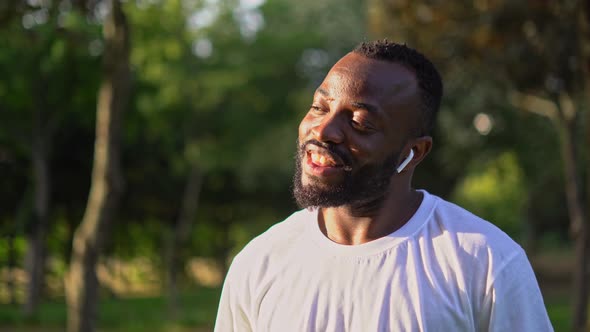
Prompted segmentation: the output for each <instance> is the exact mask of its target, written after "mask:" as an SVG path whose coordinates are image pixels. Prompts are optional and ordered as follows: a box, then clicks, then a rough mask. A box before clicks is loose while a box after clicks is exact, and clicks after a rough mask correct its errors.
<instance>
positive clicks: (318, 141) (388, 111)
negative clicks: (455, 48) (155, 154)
mask: <svg viewBox="0 0 590 332" xmlns="http://www.w3.org/2000/svg"><path fill="white" fill-rule="evenodd" d="M441 96H442V82H441V79H440V76H439V74H438V72H437V71H436V69H435V68H434V66H433V65H432V63H431V62H430V61H429V60H428V59H426V58H425V57H424V56H423V55H421V54H420V53H418V52H417V51H415V50H412V49H410V48H408V47H406V46H404V45H398V44H394V43H390V42H387V41H377V42H370V43H363V44H361V45H359V46H358V47H357V48H356V49H355V50H354V51H353V52H351V53H349V54H347V55H346V56H344V57H343V58H342V59H340V61H338V62H337V63H336V64H335V65H334V67H332V69H331V70H330V72H329V73H328V75H327V76H326V78H325V79H324V81H323V82H322V84H321V85H320V86H319V88H318V89H317V90H316V92H315V95H314V99H313V103H312V105H311V107H310V110H309V112H308V113H307V115H306V116H305V118H304V119H303V121H302V122H301V125H300V126H299V142H298V154H297V157H296V172H295V173H296V174H295V177H294V184H293V185H294V195H295V198H296V200H297V203H298V204H299V205H300V206H301V207H302V208H306V209H304V210H302V211H299V212H296V213H294V214H293V215H291V216H290V217H289V218H287V219H286V220H285V221H283V222H281V223H279V224H277V225H275V226H273V227H272V228H270V229H269V230H268V231H266V232H265V233H264V234H262V235H260V236H259V237H257V238H256V239H254V240H253V241H252V242H251V243H249V244H248V245H247V246H246V247H245V248H244V249H243V250H242V251H241V252H240V254H238V255H237V256H236V258H235V259H234V261H233V263H232V266H231V268H230V270H229V273H228V275H227V278H226V281H225V284H224V288H223V293H222V296H221V302H220V305H219V312H218V316H217V321H216V326H215V330H216V331H219V332H222V331H223V332H225V331H277V332H279V331H280V332H283V331H519V332H523V331H535V332H539V331H551V330H552V327H551V324H550V322H549V319H548V317H547V313H546V310H545V307H544V304H543V299H542V297H541V293H540V291H539V287H538V285H537V282H536V280H535V276H534V274H533V271H532V269H531V266H530V264H529V262H528V260H527V258H526V255H525V253H524V251H523V250H522V249H521V247H520V246H518V245H517V244H516V243H515V242H514V241H512V240H511V239H510V238H509V237H508V236H507V235H506V234H504V233H503V232H502V231H500V230H499V229H498V228H496V227H495V226H493V225H491V224H490V223H488V222H486V221H484V220H482V219H480V218H478V217H476V216H474V215H473V214H470V213H469V212H467V211H465V210H463V209H462V208H460V207H458V206H456V205H453V204H451V203H449V202H446V201H444V200H442V199H440V198H438V197H436V196H434V195H431V194H429V193H428V192H426V191H424V190H414V189H412V187H411V180H412V174H413V172H414V169H415V167H416V166H417V165H418V164H419V163H420V162H421V161H422V160H423V159H424V158H425V157H426V155H427V154H428V153H429V152H430V150H431V147H432V137H431V136H430V132H431V130H432V127H433V124H434V119H435V115H436V112H437V111H438V108H439V104H440V99H441Z"/></svg>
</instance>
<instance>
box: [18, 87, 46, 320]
mask: <svg viewBox="0 0 590 332" xmlns="http://www.w3.org/2000/svg"><path fill="white" fill-rule="evenodd" d="M38 98H41V97H38ZM42 104H43V103H40V104H39V105H38V106H37V110H36V111H35V119H34V126H33V128H34V130H33V131H34V132H33V146H32V158H33V179H34V185H33V188H34V191H33V220H32V223H31V227H30V229H29V231H28V232H27V244H28V245H27V253H26V259H25V267H26V271H27V276H28V282H27V288H26V295H25V302H24V306H23V311H24V314H25V316H32V315H33V314H34V313H35V311H36V310H37V307H38V306H39V300H40V299H41V295H42V293H43V286H44V275H45V258H46V252H45V237H46V234H47V229H48V222H49V195H50V192H51V190H50V172H49V149H48V146H49V144H50V143H49V142H50V140H51V138H50V137H49V135H48V133H49V132H48V131H47V130H46V128H45V125H44V123H43V122H44V120H43V113H44V112H45V110H44V109H43V105H42Z"/></svg>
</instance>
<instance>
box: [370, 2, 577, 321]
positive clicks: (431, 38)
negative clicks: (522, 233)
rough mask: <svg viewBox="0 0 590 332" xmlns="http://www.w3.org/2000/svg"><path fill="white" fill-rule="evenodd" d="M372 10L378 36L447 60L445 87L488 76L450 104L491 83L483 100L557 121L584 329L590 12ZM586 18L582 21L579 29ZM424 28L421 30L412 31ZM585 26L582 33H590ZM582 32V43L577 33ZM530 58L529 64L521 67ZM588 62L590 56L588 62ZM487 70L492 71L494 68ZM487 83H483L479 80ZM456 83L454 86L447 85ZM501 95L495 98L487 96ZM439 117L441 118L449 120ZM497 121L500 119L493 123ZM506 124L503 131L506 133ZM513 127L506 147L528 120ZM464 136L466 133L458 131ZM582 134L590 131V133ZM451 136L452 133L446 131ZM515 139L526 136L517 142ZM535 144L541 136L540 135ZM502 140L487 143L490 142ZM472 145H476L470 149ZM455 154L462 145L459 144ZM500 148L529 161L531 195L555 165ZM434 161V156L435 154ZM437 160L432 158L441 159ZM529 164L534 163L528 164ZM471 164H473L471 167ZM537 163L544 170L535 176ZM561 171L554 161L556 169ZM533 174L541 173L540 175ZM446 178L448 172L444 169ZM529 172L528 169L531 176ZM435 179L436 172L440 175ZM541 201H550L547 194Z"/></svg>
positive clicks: (564, 7) (442, 6)
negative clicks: (583, 139)
mask: <svg viewBox="0 0 590 332" xmlns="http://www.w3.org/2000/svg"><path fill="white" fill-rule="evenodd" d="M372 4H373V7H372V8H371V9H372V11H371V13H372V15H373V18H374V20H373V21H372V23H373V24H372V26H371V28H372V30H373V32H374V33H376V34H380V35H388V36H395V37H397V38H398V39H401V40H406V41H410V42H411V43H413V44H414V45H416V46H418V48H420V49H424V50H426V51H425V53H426V54H429V55H430V54H432V55H433V56H434V58H435V60H438V61H440V62H441V63H442V65H441V67H442V71H443V76H446V79H447V82H448V81H449V79H450V80H451V82H452V81H453V80H454V79H457V75H462V76H471V77H479V78H483V80H481V79H480V80H477V81H476V82H477V84H475V86H473V87H472V88H470V89H472V90H471V91H468V92H467V93H464V94H455V92H456V91H453V90H451V91H448V94H447V97H446V100H447V103H448V102H449V99H450V100H451V101H450V102H451V103H454V102H455V101H456V100H461V99H469V98H470V97H471V96H472V95H473V94H474V92H475V91H477V89H478V87H479V86H481V85H482V84H483V85H485V84H489V82H494V85H495V86H493V87H492V88H491V89H487V91H486V92H485V94H487V97H485V96H484V100H486V102H485V103H484V105H486V104H488V105H489V104H492V105H493V104H494V103H495V104H497V105H498V104H500V105H501V104H502V103H503V104H504V105H502V106H501V108H503V109H510V108H511V109H512V112H513V113H522V112H520V110H525V111H527V112H530V113H531V114H541V115H544V116H545V117H546V118H549V119H550V120H551V124H552V126H553V129H552V130H551V131H552V132H551V133H550V135H555V137H557V138H558V141H559V146H558V147H557V148H556V149H558V150H559V151H560V152H561V160H560V161H561V165H560V167H561V172H562V174H563V175H562V178H563V179H562V181H563V188H564V190H563V191H564V193H565V197H566V203H567V204H566V208H567V211H568V214H569V226H570V234H571V235H572V238H573V239H574V241H575V243H576V247H577V249H576V251H577V262H578V264H577V266H576V272H575V277H574V281H575V282H574V287H573V291H574V294H575V295H574V298H575V299H576V300H575V301H574V302H575V309H574V315H573V320H574V322H573V328H574V329H575V330H582V329H583V328H584V326H585V321H586V320H587V318H586V317H585V315H586V314H585V312H586V311H587V301H588V258H587V256H588V248H587V247H588V244H587V240H585V238H586V236H587V235H585V234H586V231H585V229H586V228H587V226H586V225H587V223H588V220H587V219H588V215H587V211H586V209H585V206H584V203H583V198H582V190H581V182H582V181H581V169H582V167H581V162H582V160H583V159H582V158H580V156H579V151H580V150H579V146H578V142H579V141H580V140H579V137H580V134H579V129H581V128H580V123H581V122H580V119H581V118H582V117H581V113H582V111H583V109H584V108H583V105H582V103H581V102H580V101H581V100H582V99H583V98H582V96H581V94H582V90H583V88H582V86H584V85H586V84H587V83H586V81H587V80H588V76H587V75H586V76H583V75H580V74H579V73H580V72H583V71H581V70H580V69H584V70H587V68H580V66H582V67H584V66H587V64H586V63H585V62H584V61H585V60H583V59H585V56H587V54H585V55H583V56H581V57H580V56H579V50H580V47H582V48H581V49H582V51H583V52H587V51H584V49H585V48H587V46H584V44H585V43H587V39H584V38H588V33H587V20H586V18H581V19H579V20H578V21H577V22H578V23H576V20H572V19H571V18H572V17H577V16H578V17H580V15H582V14H584V13H585V12H586V10H585V8H583V6H585V5H586V2H582V1H575V0H569V1H561V2H548V1H520V2H511V1H460V2H452V3H450V2H440V1H434V2H433V1H412V2H409V1H389V0H382V1H374V2H372ZM580 22H581V23H580ZM417 26H419V27H420V28H419V29H416V27H417ZM584 28H585V29H586V30H584ZM580 35H582V38H579V36H580ZM523 59H527V63H526V64H524V63H523V61H522V60H523ZM586 59H587V58H586ZM490 69H491V70H490ZM482 81H485V82H482ZM451 84H453V83H451ZM493 94H496V97H500V98H499V99H498V98H490V97H491V96H493ZM498 100H500V102H498ZM470 112H471V114H472V116H473V115H475V114H474V113H475V112H480V110H478V109H477V108H473V107H472V108H469V107H467V108H464V107H454V108H452V113H450V114H452V115H451V116H454V117H457V116H461V114H469V113H470ZM444 114H445V113H444V112H442V113H441V117H445V115H444ZM494 116H495V117H496V120H500V121H502V122H504V123H508V119H509V118H510V117H513V116H511V115H509V114H508V113H506V114H501V113H495V114H494ZM497 122H498V121H497ZM508 127H509V126H506V128H508ZM518 127H519V128H515V129H516V130H514V131H512V132H511V131H509V130H505V131H504V133H503V136H504V137H505V139H504V140H503V141H504V142H503V143H502V144H505V143H509V142H512V146H517V144H516V142H518V141H519V140H522V134H520V133H521V132H526V131H528V130H530V129H532V128H531V127H530V124H529V123H527V122H526V121H521V122H520V123H519V124H518ZM453 130H455V131H460V130H461V129H460V127H455V128H453ZM586 130H589V129H588V128H587V129H586ZM450 135H451V137H452V135H453V134H452V133H450ZM519 136H520V137H521V138H519ZM535 136H536V138H535V140H537V141H540V140H544V139H545V138H544V137H543V136H545V135H542V134H541V133H539V132H537V133H536V135H535ZM490 143H492V144H494V145H495V144H497V143H498V141H496V143H494V142H492V141H488V144H490ZM469 144H471V145H472V143H469ZM455 148H456V146H455ZM503 149H511V150H516V151H517V152H518V154H519V159H520V160H521V162H522V163H523V164H525V165H526V164H527V163H528V164H530V165H533V168H528V169H527V170H526V172H525V174H526V175H525V176H526V177H527V178H528V181H527V183H528V185H529V188H528V190H529V192H530V193H531V195H530V197H537V196H538V195H537V194H536V193H534V190H535V187H539V186H538V185H535V183H546V182H547V181H546V180H545V179H546V178H547V177H550V176H553V177H555V175H552V174H557V172H558V171H557V169H555V168H553V167H548V166H549V165H548V160H547V158H545V159H544V160H543V159H541V160H537V161H536V162H530V160H531V158H535V157H536V156H534V155H533V154H531V153H530V152H527V151H524V150H523V149H521V148H518V147H511V146H510V144H507V145H504V146H503ZM435 157H436V156H435ZM435 159H436V158H435ZM527 159H528V160H529V161H527ZM465 162H466V163H468V162H469V161H465ZM539 163H542V164H543V165H544V167H543V168H546V167H547V168H548V169H550V170H552V171H551V172H547V171H546V170H538V169H539V167H537V166H536V165H538V164H539ZM554 166H555V165H554ZM535 168H536V169H535ZM442 170H443V172H445V173H446V171H445V170H444V167H443V168H442ZM529 170H530V171H529ZM436 174H439V173H436ZM543 195H547V193H546V191H545V193H544V194H543ZM529 204H530V205H533V204H534V206H537V207H539V208H541V209H543V206H542V205H540V204H539V203H538V202H535V201H532V200H531V201H529Z"/></svg>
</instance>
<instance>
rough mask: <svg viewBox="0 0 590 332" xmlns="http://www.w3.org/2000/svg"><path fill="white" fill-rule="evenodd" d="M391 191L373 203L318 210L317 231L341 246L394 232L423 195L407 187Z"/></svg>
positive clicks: (371, 239)
mask: <svg viewBox="0 0 590 332" xmlns="http://www.w3.org/2000/svg"><path fill="white" fill-rule="evenodd" d="M397 188H399V187H397ZM395 189H396V187H395V186H392V188H391V190H389V192H388V193H387V194H386V195H385V196H384V197H381V198H379V199H378V200H376V201H375V202H369V203H363V204H357V205H344V206H339V207H330V208H320V211H319V214H318V219H319V220H318V222H319V226H320V229H321V230H322V232H323V233H324V235H325V236H327V237H328V238H329V239H330V240H332V241H334V242H336V243H340V244H344V245H357V244H363V243H366V242H370V241H373V240H376V239H378V238H381V237H383V236H386V235H388V234H391V233H392V232H395V231H396V230H398V229H399V228H400V227H402V226H403V225H405V224H406V222H408V220H409V219H410V218H411V217H412V216H413V215H414V213H415V212H416V210H417V209H418V207H419V206H420V203H421V202H422V196H423V195H422V193H420V192H417V191H416V190H413V189H411V188H409V186H408V187H406V188H405V189H404V190H400V189H398V190H395Z"/></svg>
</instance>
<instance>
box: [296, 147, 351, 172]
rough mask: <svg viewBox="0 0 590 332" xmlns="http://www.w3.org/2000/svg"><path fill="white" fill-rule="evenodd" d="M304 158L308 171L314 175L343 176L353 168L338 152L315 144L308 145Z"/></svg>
mask: <svg viewBox="0 0 590 332" xmlns="http://www.w3.org/2000/svg"><path fill="white" fill-rule="evenodd" d="M304 158H305V171H306V173H308V174H309V175H312V176H314V177H321V178H326V177H341V176H343V174H344V172H346V171H350V170H351V168H350V166H347V165H346V164H345V163H344V161H343V160H342V159H341V158H340V157H339V156H338V155H337V154H335V153H332V152H331V151H329V150H327V149H325V148H322V147H318V146H315V145H311V144H310V145H308V147H306V149H305V157H304Z"/></svg>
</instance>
